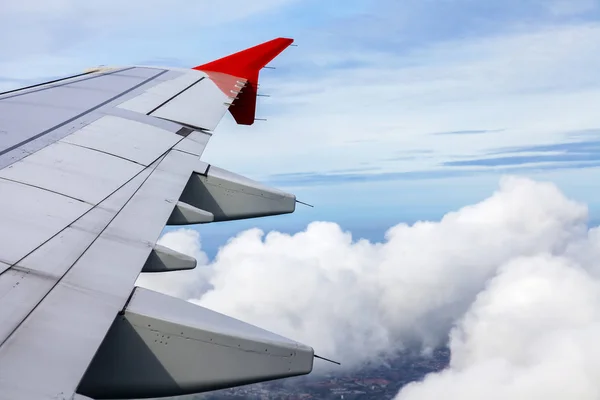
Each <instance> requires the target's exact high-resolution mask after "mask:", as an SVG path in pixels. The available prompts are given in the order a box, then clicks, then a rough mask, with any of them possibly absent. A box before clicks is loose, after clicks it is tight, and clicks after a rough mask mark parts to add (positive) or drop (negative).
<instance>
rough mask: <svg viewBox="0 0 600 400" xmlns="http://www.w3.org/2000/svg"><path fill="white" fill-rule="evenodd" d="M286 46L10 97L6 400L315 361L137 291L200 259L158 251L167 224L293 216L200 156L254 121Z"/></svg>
mask: <svg viewBox="0 0 600 400" xmlns="http://www.w3.org/2000/svg"><path fill="white" fill-rule="evenodd" d="M291 43H292V40H291V39H284V38H279V39H275V40H272V41H270V42H266V43H264V44H262V45H259V46H255V47H253V48H250V49H248V50H245V51H242V52H240V53H236V54H234V55H232V56H229V57H225V58H223V59H220V60H217V61H215V62H212V63H209V64H205V65H202V66H198V67H196V68H193V69H189V70H188V69H176V68H159V67H143V66H128V67H99V68H95V69H92V70H89V71H87V72H85V73H82V74H79V75H75V76H70V77H66V78H63V79H57V80H54V81H51V82H46V83H43V84H39V85H34V86H30V87H26V88H22V89H18V90H13V91H9V92H5V93H1V94H0V399H10V400H21V399H26V400H32V399H53V400H57V399H84V398H95V399H103V398H120V399H126V398H144V397H162V396H176V395H182V394H189V393H197V392H202V391H207V390H213V389H219V388H225V387H231V386H236V385H241V384H247V383H253V382H260V381H265V380H271V379H277V378H282V377H288V376H294V375H301V374H307V373H309V372H310V371H311V370H312V363H313V350H312V348H310V347H308V346H305V345H302V344H299V343H297V342H294V341H292V340H289V339H286V338H283V337H281V336H278V335H275V334H273V333H270V332H267V331H265V330H262V329H260V328H257V327H254V326H252V325H249V324H246V323H243V322H241V321H238V320H234V319H232V318H229V317H227V316H224V315H222V314H218V313H215V312H213V311H210V310H208V309H205V308H202V307H199V306H196V305H194V304H191V303H188V302H186V301H183V300H179V299H175V298H172V297H169V296H166V295H163V294H160V293H156V292H153V291H150V290H146V289H142V288H139V287H134V284H135V281H136V279H137V277H138V275H139V274H140V273H141V272H142V273H143V272H148V273H150V272H166V271H176V270H183V269H191V268H194V267H195V266H196V260H194V259H193V258H190V257H188V256H185V255H183V254H179V253H177V252H174V251H172V250H169V249H166V248H164V247H161V246H158V245H156V241H157V239H158V237H159V235H160V233H161V231H162V229H163V228H164V226H165V225H186V224H200V223H210V222H217V221H229V220H234V219H244V218H254V217H263V216H268V215H277V214H284V213H291V212H293V211H294V210H295V197H294V196H293V195H291V194H287V193H284V192H281V191H278V190H276V189H272V188H269V187H265V186H263V185H260V184H258V183H256V182H254V181H251V180H249V179H247V178H245V177H242V176H239V175H236V174H234V173H231V172H229V171H226V170H224V169H221V168H218V167H216V166H213V165H209V164H207V163H205V162H203V161H201V159H200V157H201V156H202V152H203V150H204V148H205V146H206V145H207V143H208V141H209V140H210V137H211V136H212V131H213V130H214V129H215V127H216V126H217V124H218V123H219V121H220V120H221V118H222V117H223V115H224V114H225V113H226V112H227V111H228V110H229V111H230V112H231V113H232V114H233V116H234V117H235V119H236V121H237V122H238V123H241V124H252V123H253V122H254V114H255V106H256V88H257V84H258V74H259V71H260V69H261V68H262V67H264V66H265V64H267V63H268V62H269V61H271V60H272V59H273V58H274V57H276V56H277V55H278V54H279V53H280V52H282V51H283V50H284V49H285V48H286V47H287V46H289V45H290V44H291Z"/></svg>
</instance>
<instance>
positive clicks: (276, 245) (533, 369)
mask: <svg viewBox="0 0 600 400" xmlns="http://www.w3.org/2000/svg"><path fill="white" fill-rule="evenodd" d="M586 224H587V209H586V207H585V206H584V205H583V204H580V203H577V202H574V201H571V200H569V199H567V198H566V197H565V196H564V195H563V194H562V193H561V192H560V191H559V190H558V189H557V188H556V187H555V186H554V185H553V184H550V183H540V182H535V181H531V180H528V179H524V178H516V177H508V178H504V179H503V180H502V181H501V183H500V188H499V190H498V191H496V192H495V193H494V194H493V195H492V196H490V197H489V198H487V199H485V200H484V201H482V202H480V203H478V204H475V205H472V206H468V207H464V208H462V209H460V210H458V211H456V212H452V213H448V214H447V215H446V216H444V218H443V219H441V220H440V221H439V222H419V223H417V224H415V225H412V226H408V225H405V224H399V225H397V226H395V227H393V228H391V229H390V230H389V231H388V232H387V234H386V240H385V241H384V242H383V243H370V242H368V241H365V240H359V241H356V240H355V239H353V238H352V237H351V234H350V233H347V232H343V231H341V229H340V228H339V226H337V225H336V224H333V223H326V222H315V223H312V224H311V225H309V227H308V228H307V230H306V231H304V232H300V233H297V234H295V235H291V236H290V235H286V234H282V233H278V232H270V233H268V234H267V235H266V236H265V235H264V234H263V233H262V232H261V231H259V230H256V229H254V230H249V231H246V232H243V233H240V234H239V235H238V236H236V237H235V238H233V239H231V240H230V241H229V242H228V243H227V245H225V246H224V247H223V248H222V249H221V250H220V252H219V254H218V256H217V258H216V259H215V260H214V262H213V263H211V264H210V265H209V266H208V267H207V268H208V269H209V270H210V274H207V275H206V276H205V277H204V279H206V280H205V281H202V284H203V287H204V289H203V290H201V291H200V293H199V294H198V295H197V296H193V297H195V298H193V299H192V300H191V301H193V302H196V303H198V304H201V305H203V306H206V307H209V308H212V309H214V310H216V311H219V312H223V313H225V314H228V315H231V316H233V317H237V318H239V319H242V320H245V321H248V322H250V323H254V324H257V325H259V326H262V327H265V328H267V329H270V330H273V331H275V332H278V333H280V334H283V335H286V336H288V337H292V338H294V339H297V340H299V341H302V342H304V343H307V344H310V345H312V346H314V347H315V349H316V350H317V351H318V352H319V353H321V354H323V355H326V356H329V357H333V358H334V359H339V360H340V361H342V363H343V365H344V366H346V367H352V366H355V365H358V364H359V363H361V362H364V361H366V360H370V359H373V357H374V356H376V355H377V354H378V353H384V354H386V353H387V354H392V353H393V352H395V351H396V350H398V349H402V348H405V347H407V346H415V345H417V346H421V347H423V348H427V347H431V346H436V345H439V344H444V343H446V341H449V345H450V348H451V350H452V361H451V365H450V367H449V369H447V370H445V371H443V372H441V373H439V374H433V375H430V376H429V377H427V378H426V379H425V381H424V382H422V383H415V384H412V385H409V386H408V387H407V388H405V389H404V390H403V391H402V392H401V394H400V395H399V399H402V400H413V399H429V398H439V397H444V398H460V399H467V400H468V399H480V398H491V399H501V398H515V399H534V398H544V399H559V398H561V399H562V398H578V399H579V398H581V399H593V398H597V397H598V395H599V394H600V384H598V382H600V379H599V378H600V373H599V372H598V371H600V368H599V367H600V362H599V361H597V360H599V359H600V357H599V356H600V354H597V353H598V351H596V350H594V349H595V348H596V347H597V346H595V342H596V341H597V337H598V335H599V334H600V281H599V278H600V268H599V267H598V263H597V260H598V256H599V255H600V231H599V230H598V229H597V228H594V229H591V230H589V229H588V227H587V225H586ZM172 237H173V238H175V237H176V236H172ZM186 237H188V236H186ZM188 239H189V237H188ZM165 279H169V278H168V277H165ZM196 284H197V283H190V284H188V285H186V287H185V288H184V289H183V290H182V291H183V292H189V291H190V289H189V286H194V285H196ZM207 285H210V286H211V288H210V289H209V290H206V288H207Z"/></svg>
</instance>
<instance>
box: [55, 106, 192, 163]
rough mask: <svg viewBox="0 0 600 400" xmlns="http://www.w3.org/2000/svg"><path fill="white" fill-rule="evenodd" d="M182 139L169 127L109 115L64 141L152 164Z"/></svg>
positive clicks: (63, 140) (136, 161) (137, 161)
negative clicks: (163, 127) (167, 128)
mask: <svg viewBox="0 0 600 400" xmlns="http://www.w3.org/2000/svg"><path fill="white" fill-rule="evenodd" d="M180 140H181V136H179V135H177V134H175V133H173V132H169V131H167V130H165V129H161V128H157V127H154V126H151V125H148V124H144V123H142V122H137V121H132V120H129V119H126V118H120V117H115V116H110V115H108V116H105V117H102V118H100V119H99V120H97V121H95V122H93V123H91V124H90V125H88V126H86V127H84V128H82V129H80V130H79V131H77V132H75V133H73V134H72V135H69V136H67V137H66V138H64V139H62V140H61V142H65V143H70V144H75V145H77V146H81V147H86V148H89V149H93V150H98V151H101V152H104V153H108V154H112V155H114V156H117V157H121V158H125V159H127V160H129V161H133V162H135V163H138V164H142V165H144V166H148V165H150V164H152V163H153V162H154V161H155V160H156V159H158V157H160V156H161V155H162V154H164V152H165V150H166V149H169V148H171V147H173V146H174V145H175V144H176V143H177V142H179V141H180Z"/></svg>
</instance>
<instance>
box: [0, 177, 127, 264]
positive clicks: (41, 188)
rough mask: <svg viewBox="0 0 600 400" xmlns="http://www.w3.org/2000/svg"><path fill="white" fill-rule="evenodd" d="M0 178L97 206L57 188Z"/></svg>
mask: <svg viewBox="0 0 600 400" xmlns="http://www.w3.org/2000/svg"><path fill="white" fill-rule="evenodd" d="M0 179H1V180H3V181H8V182H13V183H18V184H19V185H25V186H29V187H32V188H36V189H39V190H43V191H45V192H50V193H53V194H57V195H59V196H63V197H66V198H69V199H71V200H75V201H79V202H81V203H85V204H89V205H90V206H92V207H96V205H95V204H92V203H89V202H87V201H85V200H82V199H78V198H77V197H73V196H69V195H67V194H64V193H60V192H57V191H55V190H51V189H47V188H44V187H40V186H37V185H32V184H31V183H27V182H21V181H17V180H16V179H10V178H5V177H3V176H2V177H0ZM117 190H118V189H117ZM102 201H104V199H103V200H102ZM84 215H85V214H84ZM0 275H2V274H1V273H0Z"/></svg>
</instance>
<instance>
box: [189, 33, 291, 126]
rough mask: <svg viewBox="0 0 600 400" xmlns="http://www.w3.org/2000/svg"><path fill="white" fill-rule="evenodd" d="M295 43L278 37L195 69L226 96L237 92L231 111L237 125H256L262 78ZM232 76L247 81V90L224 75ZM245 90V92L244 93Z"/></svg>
mask: <svg viewBox="0 0 600 400" xmlns="http://www.w3.org/2000/svg"><path fill="white" fill-rule="evenodd" d="M293 42H294V40H293V39H288V38H277V39H273V40H270V41H268V42H265V43H262V44H259V45H258V46H254V47H250V48H249V49H246V50H242V51H240V52H237V53H234V54H232V55H229V56H227V57H223V58H220V59H218V60H215V61H212V62H209V63H207V64H203V65H198V66H197V67H194V68H193V69H195V70H200V71H204V72H206V73H207V74H208V75H209V77H210V78H211V79H212V80H213V81H214V82H215V83H216V84H217V85H218V86H219V88H220V89H221V90H223V92H225V93H226V94H229V93H232V91H234V92H236V93H235V94H236V95H237V97H236V99H235V100H234V101H233V103H232V104H231V107H230V108H229V111H230V112H231V114H232V115H233V118H235V120H236V122H237V123H238V124H241V125H252V124H253V123H254V121H255V118H256V97H257V94H258V77H259V74H260V70H261V69H263V68H264V67H265V66H266V65H267V64H268V63H269V62H271V60H273V59H274V58H275V57H277V56H278V55H279V54H280V53H281V52H282V51H284V50H285V49H286V48H288V47H289V46H290V45H291V44H292V43H293ZM223 74H224V75H230V76H233V77H237V78H241V79H243V81H242V83H244V84H245V86H243V88H239V87H238V88H237V90H236V87H235V86H234V85H232V84H233V82H232V81H231V80H228V79H226V78H225V79H224V78H223V76H222V75H223ZM240 89H241V90H240Z"/></svg>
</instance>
